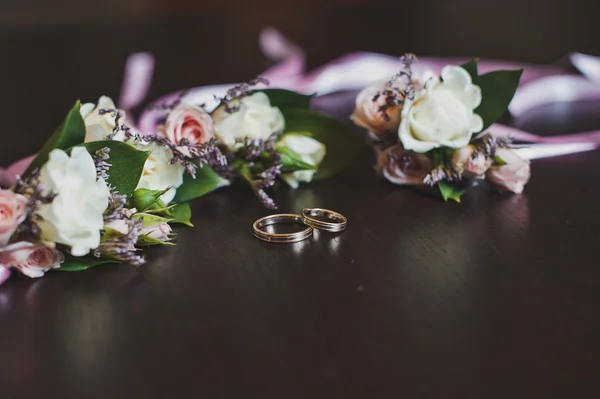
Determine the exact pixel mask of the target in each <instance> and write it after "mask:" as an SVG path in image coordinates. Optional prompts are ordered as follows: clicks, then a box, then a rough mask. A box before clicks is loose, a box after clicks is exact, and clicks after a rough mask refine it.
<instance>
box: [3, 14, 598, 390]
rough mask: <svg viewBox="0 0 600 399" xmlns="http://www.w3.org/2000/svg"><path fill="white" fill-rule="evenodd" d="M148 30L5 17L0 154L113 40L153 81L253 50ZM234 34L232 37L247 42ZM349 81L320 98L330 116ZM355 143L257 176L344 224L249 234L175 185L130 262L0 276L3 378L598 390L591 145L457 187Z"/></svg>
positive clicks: (45, 122) (58, 107) (42, 125)
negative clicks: (181, 201)
mask: <svg viewBox="0 0 600 399" xmlns="http://www.w3.org/2000/svg"><path fill="white" fill-rule="evenodd" d="M161 29H162V30H158V32H157V31H155V30H152V29H151V28H150V27H148V26H146V27H142V28H140V30H141V33H140V31H137V30H136V28H135V27H130V26H121V25H119V26H117V27H114V29H113V28H110V29H109V28H77V29H75V28H74V29H65V30H57V31H55V30H52V31H40V32H32V33H25V34H19V35H16V34H15V35H12V34H3V36H2V37H3V39H4V41H2V47H1V50H2V51H1V54H2V55H3V57H6V61H3V62H2V74H1V75H2V77H1V81H0V82H1V83H2V84H1V85H0V90H2V96H0V97H1V100H0V105H1V107H0V116H1V119H2V121H3V123H4V121H6V122H5V123H4V127H3V128H2V131H1V132H0V136H1V138H2V144H1V145H0V160H2V163H4V164H8V163H10V162H11V161H13V160H16V159H18V158H19V157H21V156H24V155H27V154H29V153H31V152H33V151H35V150H36V149H37V147H39V146H40V145H41V142H42V140H43V139H44V138H45V137H46V136H47V135H48V134H49V133H50V131H51V130H52V128H53V127H54V125H56V124H58V122H59V121H60V119H61V117H62V115H63V114H64V112H66V110H67V109H68V107H69V105H70V104H71V103H72V101H73V100H74V99H75V98H76V97H78V96H81V97H83V99H85V100H93V99H94V97H96V96H98V95H99V94H102V92H103V91H106V92H107V93H108V94H111V95H115V94H116V93H117V89H118V85H119V79H120V73H121V67H122V64H123V61H124V58H125V56H126V54H127V53H128V52H129V51H133V50H139V49H140V48H141V49H150V50H152V51H154V52H155V53H157V54H158V68H159V69H158V71H157V73H158V75H157V80H156V82H157V83H156V85H155V88H154V91H153V95H158V94H161V93H164V92H167V91H170V90H174V89H179V88H182V87H184V86H185V85H193V84H201V83H218V82H219V81H228V80H229V81H232V80H240V79H244V78H246V77H248V76H253V75H255V74H257V73H258V72H260V70H261V69H263V68H264V66H265V65H266V63H265V61H264V60H263V59H262V58H260V56H259V55H256V54H255V55H254V56H252V57H246V58H236V57H235V55H232V54H231V51H233V50H231V49H227V48H221V49H219V46H218V45H216V44H209V45H208V46H209V49H210V50H211V52H210V54H211V56H210V58H209V59H205V58H203V57H202V56H203V54H202V53H199V54H197V55H195V56H192V55H190V54H188V53H185V54H183V55H182V57H181V60H182V63H181V64H179V63H177V62H173V61H174V60H175V61H177V58H176V57H174V54H175V52H176V49H177V47H173V46H175V45H174V44H173V43H175V42H174V41H172V40H167V39H165V38H164V37H165V36H167V37H171V38H173V39H174V38H176V37H182V38H183V39H182V40H181V41H180V42H179V46H182V47H183V48H185V49H187V47H191V46H192V44H191V43H192V39H191V38H190V37H189V36H190V32H195V31H194V30H192V29H191V28H189V27H186V26H184V27H179V28H173V26H171V25H167V26H166V27H164V26H163V27H162V28H161ZM171 29H176V30H175V33H173V31H172V30H171ZM177 29H179V30H177ZM188 29H190V31H189V32H188ZM136 32H137V33H136ZM177 32H178V33H177ZM145 35H148V36H147V37H146V36H145ZM121 37H122V40H121V41H119V40H117V39H119V38H121ZM161 37H162V38H163V39H162V41H161V40H160V38H161ZM244 40H245V41H244V42H243V43H248V41H249V40H251V41H253V40H254V39H252V38H251V39H248V38H244ZM423 40H425V39H423ZM182 43H183V44H182ZM228 43H230V44H231V43H233V40H232V39H230V40H229V41H228ZM417 43H421V44H422V43H423V42H417ZM69 46H70V47H72V48H73V49H74V50H73V52H72V53H70V52H69V51H70V50H69ZM350 46H351V43H350V44H348V47H350ZM417 47H418V46H417ZM179 48H181V47H179ZM244 48H245V47H243V45H242V44H239V45H235V46H234V49H235V50H236V51H240V53H239V54H242V55H246V54H250V53H254V52H257V49H256V48H255V47H250V49H246V50H244ZM61 49H62V50H61ZM99 52H105V54H106V56H104V55H102V54H98V53H99ZM186 54H187V55H186ZM335 55H337V54H333V53H332V54H331V56H332V57H333V56H335ZM483 55H485V54H483ZM220 57H224V58H222V59H223V61H222V68H221V66H219V65H215V60H219V59H221V58H220ZM191 60H198V62H197V63H196V64H195V66H190V65H189V64H188V62H189V61H191ZM183 61H186V62H183ZM233 61H236V62H237V63H236V64H234V65H232V62H233ZM182 71H183V72H182ZM213 77H214V80H213ZM103 85H104V86H103ZM104 87H105V89H104ZM101 88H102V91H100V89H101ZM353 95H354V93H341V94H338V95H334V96H329V97H328V98H320V99H318V105H319V106H320V107H321V108H322V109H326V110H328V111H329V112H332V113H333V114H335V115H336V116H338V117H340V118H343V119H345V118H347V116H348V114H349V113H350V111H351V108H352V101H353ZM598 109H600V104H590V103H584V104H566V105H565V104H563V105H557V106H549V107H544V108H542V109H538V110H536V111H535V112H531V113H529V114H527V115H525V116H523V117H522V118H521V119H520V120H518V121H515V123H516V124H518V125H520V126H521V127H526V128H528V129H529V130H531V131H534V132H537V133H544V134H553V133H558V132H568V131H573V132H575V131H581V130H585V129H591V128H600V116H599V115H600V113H599V112H598ZM357 133H358V132H357ZM373 162H374V159H373V156H372V154H370V153H368V152H367V153H365V154H364V156H363V157H362V158H361V159H360V161H359V162H358V163H357V164H356V165H355V166H354V167H353V168H351V169H349V170H347V171H345V172H344V173H342V174H341V175H339V176H337V177H335V178H333V179H330V180H327V181H320V182H316V183H314V184H311V185H304V186H302V187H301V188H300V189H298V190H296V191H292V190H290V189H287V188H283V187H282V188H280V189H279V190H277V191H276V193H275V194H274V197H275V199H276V200H277V202H278V203H279V205H280V208H281V210H282V211H286V212H287V211H290V212H292V211H293V212H297V211H298V210H300V209H302V208H303V207H304V206H321V207H329V208H332V209H335V210H337V211H339V212H341V213H343V214H345V215H346V216H347V217H348V219H349V227H348V230H347V231H346V232H345V233H343V234H341V235H336V236H331V235H325V234H318V235H316V236H315V237H314V239H311V240H308V241H305V242H301V243H297V244H292V245H269V244H266V243H262V242H260V241H258V240H256V239H255V238H254V237H253V235H252V231H251V224H252V222H253V221H254V220H255V219H256V218H258V217H260V216H263V215H266V214H268V212H267V211H266V210H265V209H263V208H262V207H261V205H260V204H259V202H258V201H256V200H255V198H254V197H253V195H252V194H251V192H250V191H249V190H247V189H246V188H245V187H230V188H225V189H221V190H219V191H217V192H215V193H212V194H210V195H208V196H206V197H204V198H201V199H200V200H197V201H196V202H194V203H193V206H192V207H193V211H194V218H193V222H194V224H195V225H196V227H195V228H193V229H191V228H180V229H178V230H177V244H178V245H177V246H176V247H172V248H160V249H159V250H155V251H151V253H150V262H149V264H148V265H146V266H144V267H142V268H139V269H136V268H133V267H128V266H124V265H123V266H118V265H117V266H106V267H102V268H97V269H93V270H90V271H86V272H81V273H50V274H48V275H47V276H46V277H45V278H44V279H41V280H25V279H19V278H13V279H11V280H10V281H9V282H7V283H6V284H5V285H4V286H2V287H0V398H2V399H19V398H47V399H50V398H61V399H63V398H91V399H92V398H115V399H116V398H144V399H150V398H246V397H248V398H255V397H256V398H282V399H292V398H302V399H306V398H369V399H371V398H372V399H379V398H528V399H529V398H554V397H556V398H584V397H585V398H588V397H590V398H591V397H595V396H596V395H597V392H598V389H599V388H598V382H597V377H598V373H599V371H600V367H599V361H598V359H599V358H600V343H599V336H600V317H599V309H600V264H599V262H598V248H599V243H600V188H599V187H600V186H599V182H600V152H590V153H583V154H578V155H571V156H564V157H560V158H554V159H546V160H539V161H535V162H534V163H533V166H532V170H533V177H532V179H531V182H530V183H529V185H528V186H527V188H526V190H525V193H524V194H523V195H518V196H501V195H498V194H495V193H492V192H489V191H488V190H487V189H486V188H485V187H481V188H477V189H475V190H474V191H472V192H470V193H469V194H468V195H466V197H465V199H464V202H463V203H462V204H455V203H443V202H441V201H439V200H436V199H433V198H429V197H427V196H423V195H421V194H418V193H416V192H414V191H411V190H409V189H404V188H400V187H397V186H393V185H391V184H389V183H387V182H385V181H383V180H380V179H378V178H377V176H376V174H375V172H374V170H373V168H372V165H373Z"/></svg>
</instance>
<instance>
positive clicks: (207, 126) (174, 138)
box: [161, 104, 215, 144]
mask: <svg viewBox="0 0 600 399" xmlns="http://www.w3.org/2000/svg"><path fill="white" fill-rule="evenodd" d="M161 134H162V135H163V136H165V137H166V138H168V139H169V140H170V141H171V142H172V143H174V144H179V142H180V141H181V139H188V140H189V141H190V143H192V144H204V143H206V142H208V141H209V140H210V139H211V138H213V137H214V136H215V128H214V125H213V120H212V118H211V117H210V114H208V112H206V111H205V110H204V109H203V108H201V107H197V106H195V105H188V104H180V105H179V106H177V107H176V108H175V109H174V110H173V111H171V113H170V114H169V116H168V117H167V122H166V123H165V126H164V129H163V130H162V132H161Z"/></svg>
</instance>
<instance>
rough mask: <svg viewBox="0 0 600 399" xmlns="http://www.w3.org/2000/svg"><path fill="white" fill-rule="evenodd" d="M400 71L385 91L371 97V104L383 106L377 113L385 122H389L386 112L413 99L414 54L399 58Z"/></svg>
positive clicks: (388, 83)
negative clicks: (379, 113) (380, 102)
mask: <svg viewBox="0 0 600 399" xmlns="http://www.w3.org/2000/svg"><path fill="white" fill-rule="evenodd" d="M400 62H402V69H401V70H400V71H398V73H396V74H395V75H394V76H392V77H391V79H390V80H389V81H388V82H387V85H386V86H387V87H388V88H387V89H385V90H381V91H379V92H377V93H376V94H375V95H374V96H373V102H379V101H381V98H383V104H382V105H380V106H379V112H381V115H382V116H383V119H384V120H385V121H386V122H389V121H390V120H391V118H390V116H389V115H388V113H387V111H388V110H389V109H390V108H392V107H397V106H401V105H403V104H404V101H406V99H409V100H413V99H414V97H415V91H416V89H415V84H414V81H413V71H412V65H413V64H414V63H415V62H417V57H416V56H415V55H414V54H410V53H409V54H405V55H403V56H402V57H400Z"/></svg>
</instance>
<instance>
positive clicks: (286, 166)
mask: <svg viewBox="0 0 600 399" xmlns="http://www.w3.org/2000/svg"><path fill="white" fill-rule="evenodd" d="M277 152H279V154H280V155H281V163H282V165H283V168H282V169H281V171H282V173H291V172H296V171H298V170H314V169H316V166H315V165H312V164H309V163H307V162H304V161H303V160H302V159H300V156H299V155H298V154H297V153H295V152H294V151H292V150H290V149H289V148H287V147H284V146H278V147H277Z"/></svg>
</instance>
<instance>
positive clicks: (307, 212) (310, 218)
mask: <svg viewBox="0 0 600 399" xmlns="http://www.w3.org/2000/svg"><path fill="white" fill-rule="evenodd" d="M315 217H322V218H325V219H327V221H326V222H325V221H322V220H319V219H316V218H315ZM302 223H304V224H305V225H307V226H310V227H313V228H315V229H317V230H324V231H328V232H330V233H339V232H341V231H344V230H346V226H347V225H348V219H346V216H344V215H342V214H341V213H337V212H334V211H330V210H329V209H321V208H304V209H303V210H302Z"/></svg>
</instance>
